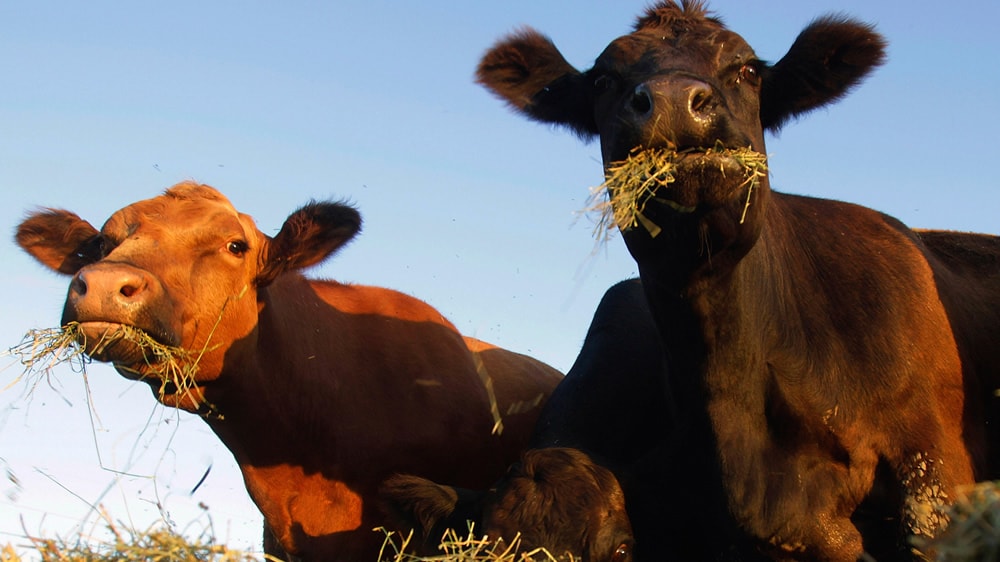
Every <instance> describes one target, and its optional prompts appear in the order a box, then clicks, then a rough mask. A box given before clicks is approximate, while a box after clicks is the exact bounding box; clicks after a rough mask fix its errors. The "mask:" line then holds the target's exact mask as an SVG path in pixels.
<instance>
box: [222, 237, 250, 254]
mask: <svg viewBox="0 0 1000 562" xmlns="http://www.w3.org/2000/svg"><path fill="white" fill-rule="evenodd" d="M249 249H250V245H249V244H247V243H246V242H245V241H243V240H233V241H232V242H230V243H229V244H227V245H226V250H228V251H229V253H230V254H232V255H234V256H237V257H242V256H243V254H245V253H247V250H249Z"/></svg>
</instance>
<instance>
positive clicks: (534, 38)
mask: <svg viewBox="0 0 1000 562" xmlns="http://www.w3.org/2000/svg"><path fill="white" fill-rule="evenodd" d="M476 82H479V83H480V84H482V85H483V86H485V87H486V88H488V89H489V90H490V91H492V92H493V93H494V94H496V95H497V97H499V98H500V99H502V100H504V101H506V102H507V103H509V104H510V105H511V106H512V107H513V108H514V109H517V110H518V111H520V112H521V113H523V114H525V115H526V116H528V117H530V118H531V119H534V120H536V121H541V122H543V123H553V124H556V125H563V126H566V127H569V128H570V129H572V130H573V131H574V132H576V133H577V134H578V135H580V136H581V137H584V138H591V137H593V136H595V135H596V134H597V125H596V123H595V122H594V117H593V107H592V104H591V103H590V93H589V90H588V88H586V87H585V86H586V80H585V78H584V74H582V73H581V72H580V71H578V70H577V69H576V68H574V67H573V66H572V65H570V64H569V63H568V62H566V59H565V58H563V56H562V53H560V52H559V49H557V48H556V46H555V45H554V44H553V43H552V41H551V40H550V39H549V38H548V37H545V36H544V35H542V34H540V33H538V32H537V31H535V30H533V29H530V28H525V29H523V30H521V31H519V32H517V33H514V34H512V35H509V36H507V37H505V38H504V39H501V40H500V41H499V42H498V43H497V44H495V45H494V46H493V47H492V48H491V49H490V50H489V51H487V52H486V54H485V55H483V58H482V60H481V61H480V62H479V67H478V68H477V69H476Z"/></svg>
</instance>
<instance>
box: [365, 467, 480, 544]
mask: <svg viewBox="0 0 1000 562" xmlns="http://www.w3.org/2000/svg"><path fill="white" fill-rule="evenodd" d="M483 496H484V492H476V491H473V490H467V489H464V488H455V487H453V486H446V485H443V484H437V483H434V482H431V481H430V480H427V479H426V478H421V477H419V476H412V475H408V474H397V475H395V476H392V477H390V478H388V479H387V480H386V481H385V482H383V483H382V486H381V488H380V489H379V500H380V505H381V507H382V511H383V512H384V513H385V515H386V517H387V518H388V520H389V521H390V522H391V524H392V525H393V526H395V527H396V528H398V529H406V530H409V529H413V532H414V533H416V534H418V535H420V536H421V537H422V539H423V540H424V541H427V540H428V539H433V540H438V539H440V538H441V537H442V536H444V533H445V531H446V530H448V529H454V530H455V531H456V532H457V533H459V534H462V533H463V532H464V531H465V530H466V529H467V528H468V525H469V522H470V521H471V522H473V523H476V522H478V521H477V520H478V519H479V514H480V512H481V500H482V498H483ZM429 546H432V547H433V546H437V545H436V544H435V545H429Z"/></svg>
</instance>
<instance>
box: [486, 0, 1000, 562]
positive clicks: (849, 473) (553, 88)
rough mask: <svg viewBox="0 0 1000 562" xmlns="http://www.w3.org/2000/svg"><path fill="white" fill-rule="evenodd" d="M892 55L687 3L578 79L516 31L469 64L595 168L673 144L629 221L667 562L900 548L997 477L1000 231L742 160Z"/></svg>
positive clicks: (842, 30)
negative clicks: (758, 50) (792, 187)
mask: <svg viewBox="0 0 1000 562" xmlns="http://www.w3.org/2000/svg"><path fill="white" fill-rule="evenodd" d="M884 49H885V43H884V41H883V39H882V37H880V36H879V35H878V34H877V33H876V32H875V31H874V30H873V28H872V27H871V26H869V25H866V24H862V23H858V22H856V21H853V20H850V19H847V18H845V17H842V16H829V17H824V18H821V19H818V20H816V21H815V22H813V23H812V24H811V25H809V26H808V27H807V28H806V29H805V30H803V31H802V33H801V34H800V35H799V37H798V38H797V39H796V41H795V42H794V44H793V45H792V47H791V48H790V50H789V52H788V53H787V54H786V55H785V56H784V57H783V58H781V59H780V60H779V61H778V62H777V63H775V64H773V65H771V64H767V63H765V62H763V61H761V60H760V59H759V58H758V57H757V55H756V54H755V53H754V51H753V50H752V49H751V48H750V46H749V45H747V43H746V42H745V41H744V40H743V39H742V38H741V37H740V36H739V35H737V34H736V33H734V32H732V31H730V30H729V29H727V28H726V27H725V26H724V25H723V24H722V22H721V21H720V20H719V19H717V18H716V17H714V16H712V15H711V14H710V13H708V12H707V11H706V8H705V6H704V5H703V3H702V2H699V1H695V0H685V1H684V2H682V3H680V4H674V3H671V2H661V3H659V4H657V5H655V6H654V7H651V8H650V9H648V10H647V11H646V12H645V13H644V14H643V15H642V16H641V17H639V18H638V20H637V22H636V24H635V27H634V30H633V31H632V33H630V34H628V35H625V36H623V37H620V38H618V39H616V40H614V41H613V42H612V43H611V44H610V45H609V46H608V47H607V48H606V49H605V50H604V52H603V53H602V54H601V55H600V56H599V57H598V59H597V61H596V63H595V64H594V66H593V68H591V69H590V70H587V71H585V72H580V71H578V70H576V69H575V68H573V67H572V66H571V65H569V64H568V63H567V62H566V61H565V59H564V58H563V57H562V55H561V54H560V53H559V51H558V50H557V49H556V47H555V46H554V45H553V44H552V43H551V42H550V41H549V40H548V39H547V38H545V37H543V36H542V35H540V34H539V33H537V32H535V31H533V30H530V29H527V30H523V31H520V32H518V33H516V34H514V35H512V36H510V37H507V38H506V39H504V40H502V41H501V42H499V43H498V44H496V45H495V46H494V47H493V48H492V49H491V50H490V51H489V52H488V53H487V54H486V55H485V57H484V58H483V60H482V62H481V64H480V67H479V70H478V80H479V81H480V83H482V84H484V85H485V86H487V87H488V88H490V89H492V90H493V91H494V92H495V93H496V94H497V95H499V96H500V97H501V98H502V99H504V100H506V101H507V102H509V103H510V104H511V105H512V106H513V107H514V108H516V109H517V110H519V111H520V112H522V113H523V114H525V115H527V116H528V117H530V118H532V119H535V120H538V121H542V122H547V123H556V124H560V125H564V126H566V127H568V128H569V129H571V130H572V131H574V132H576V133H577V134H579V135H581V136H583V137H589V138H593V137H599V138H600V141H601V152H602V156H603V160H604V164H605V170H606V171H607V172H608V173H609V175H610V172H611V170H613V169H614V168H615V167H616V166H618V165H619V163H621V162H623V161H626V160H627V159H628V158H630V157H636V156H638V155H642V154H652V153H653V152H652V151H654V150H658V151H660V152H661V153H668V154H673V156H674V158H675V160H674V163H675V166H676V167H675V169H674V171H673V180H674V181H673V183H666V182H664V183H665V185H664V186H663V187H660V188H658V189H656V190H655V192H654V193H653V194H652V195H646V196H643V197H641V198H640V200H639V204H640V205H641V217H639V219H641V220H636V221H635V223H634V224H631V223H629V224H624V225H622V231H623V237H624V239H625V242H626V244H627V246H628V249H629V251H630V253H631V254H632V256H633V257H634V258H635V260H636V262H637V264H638V267H639V273H640V277H641V279H642V282H643V285H644V287H645V291H646V294H647V297H648V299H649V301H650V306H651V309H652V311H653V314H654V317H655V320H656V323H657V327H658V329H659V331H660V334H661V338H662V341H663V343H664V349H665V353H666V356H667V361H668V367H669V370H670V373H671V376H670V378H669V379H668V380H669V381H670V386H671V393H672V395H673V396H674V400H675V403H676V404H677V408H678V409H677V412H676V414H677V426H678V428H679V431H678V435H677V438H676V440H675V441H674V442H673V444H672V447H673V448H674V449H673V450H674V451H675V453H674V454H671V455H668V456H666V457H664V460H663V463H664V465H669V467H670V468H669V470H671V471H674V472H675V474H676V475H678V476H677V478H678V481H677V484H676V485H677V487H678V488H681V490H680V492H682V493H679V494H677V497H676V498H675V501H674V502H673V503H671V504H670V505H668V506H664V510H666V511H668V512H671V513H673V514H675V515H676V521H675V523H676V524H675V525H671V526H670V531H672V532H673V533H674V536H675V538H676V540H675V541H672V546H673V547H674V548H675V549H676V551H677V552H679V553H680V554H681V555H682V556H680V559H699V560H704V559H719V558H732V559H746V558H753V557H756V556H766V557H769V558H776V559H788V560H829V561H854V560H856V559H857V558H858V557H859V556H860V555H861V554H862V553H863V552H864V551H865V550H866V549H868V550H869V551H870V552H872V553H878V554H879V556H877V557H878V558H880V559H893V558H902V559H905V558H907V557H908V556H909V554H908V549H907V548H906V546H905V537H907V536H909V535H911V534H917V535H931V534H934V533H935V532H936V531H937V530H938V529H939V528H940V527H941V525H942V524H943V523H944V516H943V515H942V512H941V510H940V508H939V505H940V503H942V502H947V501H948V500H949V499H950V498H951V497H953V493H954V490H955V488H956V486H959V485H961V484H967V483H971V482H973V481H974V480H975V479H976V478H995V477H997V476H998V475H1000V471H998V467H1000V463H998V462H997V460H998V459H997V451H996V448H995V447H993V448H990V447H988V445H989V444H993V443H997V440H998V437H1000V435H998V432H1000V427H998V426H1000V423H998V422H1000V420H998V419H997V417H998V415H1000V414H998V412H1000V407H998V406H1000V405H998V404H997V398H996V396H995V395H994V389H996V388H997V387H998V386H1000V380H998V379H1000V351H998V350H1000V345H998V344H1000V341H998V339H1000V338H998V336H997V334H998V326H1000V258H998V256H1000V243H998V241H997V240H998V239H997V238H996V237H992V236H986V235H970V234H955V233H933V232H922V233H916V232H914V231H911V230H910V229H908V228H907V227H906V226H904V225H903V224H901V223H900V222H899V221H897V220H895V219H893V218H891V217H888V216H886V215H884V214H881V213H878V212H876V211H873V210H870V209H866V208H862V207H859V206H856V205H851V204H848V203H842V202H837V201H829V200H821V199H815V198H809V197H801V196H794V195H786V194H782V193H777V192H773V191H771V190H770V188H769V181H768V177H767V176H766V174H763V173H762V174H759V175H758V176H754V175H753V174H752V173H750V172H753V171H754V170H753V169H751V168H749V167H748V166H747V161H746V159H745V158H742V157H741V156H739V154H740V152H739V151H740V150H744V151H745V150H747V149H750V150H752V151H754V152H755V153H757V154H766V150H765V146H764V131H767V130H772V131H773V130H776V129H778V128H780V127H781V126H782V125H783V124H784V123H785V122H787V121H788V120H789V119H791V118H792V117H795V116H799V115H802V114H803V113H806V112H808V111H810V110H812V109H814V108H818V107H821V106H824V105H827V104H829V103H831V102H833V101H834V100H836V99H838V98H840V97H841V96H843V95H844V94H846V93H847V92H848V91H849V90H850V89H851V88H852V87H853V86H855V85H856V84H858V83H859V82H860V81H861V80H862V79H863V78H864V77H865V76H866V75H867V74H868V73H869V72H870V71H871V70H872V69H873V68H874V67H876V66H878V65H879V64H881V63H882V61H883V57H884ZM743 154H744V155H745V153H743ZM759 170H760V169H759V168H757V171H759ZM609 177H610V176H609ZM609 186H610V187H609V194H610V195H612V196H615V195H618V194H619V193H620V192H619V191H616V189H623V188H622V187H621V186H620V185H617V184H615V183H614V182H611V183H610V184H609ZM616 186H617V187H616ZM609 417H610V416H609ZM984 428H985V429H984ZM683 492H690V493H683ZM852 518H853V521H852ZM886 526H889V527H890V528H891V530H892V532H891V533H890V535H891V539H892V540H890V541H888V542H890V543H891V544H888V545H884V544H881V543H880V539H881V538H883V537H884V536H885V533H884V532H883V530H884V529H885V528H886ZM873 529H875V530H873ZM668 532H669V531H668Z"/></svg>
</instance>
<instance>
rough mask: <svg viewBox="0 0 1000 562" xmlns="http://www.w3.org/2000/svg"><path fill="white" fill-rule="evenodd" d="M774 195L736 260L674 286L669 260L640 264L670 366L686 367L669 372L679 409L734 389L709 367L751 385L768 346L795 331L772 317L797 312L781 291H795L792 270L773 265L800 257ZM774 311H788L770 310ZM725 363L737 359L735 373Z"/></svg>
mask: <svg viewBox="0 0 1000 562" xmlns="http://www.w3.org/2000/svg"><path fill="white" fill-rule="evenodd" d="M773 195H777V197H775V196H772V197H771V199H772V201H771V202H770V204H769V210H768V215H767V217H766V220H765V221H764V222H763V223H762V225H761V228H760V233H759V236H758V237H757V239H756V243H755V244H754V245H753V246H751V247H750V248H749V250H748V251H747V252H746V253H745V254H744V255H743V256H742V259H740V260H738V261H735V262H733V263H731V264H730V263H727V264H726V268H727V269H726V270H724V271H718V272H712V273H711V274H709V275H700V276H695V275H689V276H688V277H687V279H688V282H687V284H686V285H680V286H678V284H677V281H678V279H680V277H679V276H678V275H677V271H676V270H675V268H672V267H671V264H670V262H669V261H666V262H665V261H663V260H657V261H654V262H652V263H643V262H640V263H639V271H640V277H642V281H643V285H644V287H645V290H646V293H647V298H648V299H649V301H650V306H651V308H652V310H653V313H654V317H655V319H656V321H657V328H658V329H659V331H660V333H661V337H662V339H663V341H664V346H665V349H666V352H667V356H668V362H669V366H670V370H671V372H672V373H688V375H687V376H674V377H671V384H672V385H673V386H674V388H673V389H672V392H674V393H675V396H677V397H678V400H679V402H680V403H679V404H678V407H680V408H682V409H685V408H686V409H688V410H690V412H692V413H693V412H696V411H703V410H704V406H705V403H706V402H707V401H709V400H710V399H711V398H712V396H713V395H714V394H716V393H719V392H728V391H737V389H727V388H724V387H721V386H719V385H718V384H716V381H714V380H712V378H713V373H715V372H718V371H719V370H723V371H725V373H723V374H722V378H723V379H725V380H731V381H740V382H739V385H738V386H740V387H743V388H748V387H752V386H751V385H752V383H750V381H749V380H748V379H749V378H752V377H756V376H763V374H762V373H763V372H764V371H766V370H767V365H766V362H767V360H766V357H767V356H768V350H769V349H773V348H774V347H776V346H777V347H780V346H781V345H783V344H787V343H789V342H788V341H787V339H788V338H795V337H798V336H797V335H796V334H799V333H800V332H799V331H798V330H797V329H796V327H795V326H794V325H787V323H786V325H781V326H778V325H776V323H775V322H774V318H776V317H782V318H795V317H796V316H797V315H798V312H797V311H795V310H789V308H790V307H794V306H795V299H791V298H788V296H787V292H788V291H794V290H795V284H794V283H793V282H792V278H793V274H792V272H790V271H789V270H788V268H787V267H784V266H781V267H779V266H778V265H777V264H779V263H780V264H784V263H788V262H791V263H798V262H801V261H802V260H803V258H802V257H801V256H796V254H797V253H798V249H796V248H795V247H794V246H791V247H790V246H788V245H786V244H784V243H783V242H784V240H785V239H786V238H787V236H786V233H787V232H788V231H789V230H790V229H791V228H792V227H791V226H790V225H789V224H787V223H788V220H787V217H786V216H785V213H784V212H783V204H782V201H781V196H780V195H779V194H773ZM789 254H792V255H789ZM775 310H783V311H785V312H787V313H788V314H786V315H785V316H776V315H775V313H774V312H773V311H775ZM736 354H738V355H739V356H734V355H736ZM728 365H740V366H741V367H739V369H738V370H739V371H740V372H739V373H735V374H734V373H732V372H731V371H732V370H733V369H734V368H735V367H733V368H730V367H728ZM699 404H700V406H699ZM692 415H693V414H692Z"/></svg>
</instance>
